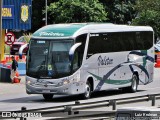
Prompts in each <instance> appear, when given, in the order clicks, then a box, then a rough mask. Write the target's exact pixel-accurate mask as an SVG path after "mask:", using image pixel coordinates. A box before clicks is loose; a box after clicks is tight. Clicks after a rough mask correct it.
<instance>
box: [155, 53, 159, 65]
mask: <svg viewBox="0 0 160 120" xmlns="http://www.w3.org/2000/svg"><path fill="white" fill-rule="evenodd" d="M155 67H156V68H160V56H158V55H157V61H156V64H155Z"/></svg>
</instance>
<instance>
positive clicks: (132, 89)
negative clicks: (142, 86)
mask: <svg viewBox="0 0 160 120" xmlns="http://www.w3.org/2000/svg"><path fill="white" fill-rule="evenodd" d="M137 87H138V76H137V75H136V74H133V76H132V81H131V86H130V87H129V91H130V92H136V91H137Z"/></svg>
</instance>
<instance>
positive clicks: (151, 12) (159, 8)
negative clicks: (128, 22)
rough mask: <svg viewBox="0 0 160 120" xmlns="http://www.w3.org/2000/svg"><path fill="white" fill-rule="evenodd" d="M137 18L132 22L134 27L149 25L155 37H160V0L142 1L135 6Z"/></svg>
mask: <svg viewBox="0 0 160 120" xmlns="http://www.w3.org/2000/svg"><path fill="white" fill-rule="evenodd" d="M135 8H136V10H137V11H138V15H137V17H136V18H135V19H134V20H133V21H132V24H133V25H149V26H151V27H153V29H154V31H155V36H156V37H158V36H160V0H152V1H150V0H141V1H137V4H136V6H135Z"/></svg>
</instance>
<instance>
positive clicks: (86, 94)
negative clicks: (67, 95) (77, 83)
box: [83, 81, 91, 99]
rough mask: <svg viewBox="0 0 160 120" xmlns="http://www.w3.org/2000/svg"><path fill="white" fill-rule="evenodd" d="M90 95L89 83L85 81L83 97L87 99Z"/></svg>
mask: <svg viewBox="0 0 160 120" xmlns="http://www.w3.org/2000/svg"><path fill="white" fill-rule="evenodd" d="M90 96H91V84H90V83H89V82H88V81H87V83H86V86H85V93H84V94H83V98H84V99H89V98H90Z"/></svg>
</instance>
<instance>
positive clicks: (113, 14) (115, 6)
mask: <svg viewBox="0 0 160 120" xmlns="http://www.w3.org/2000/svg"><path fill="white" fill-rule="evenodd" d="M99 1H100V2H101V3H103V4H104V6H105V9H106V11H107V12H108V17H109V20H108V21H109V22H112V23H116V24H128V22H131V21H132V19H133V18H135V13H136V12H135V8H134V5H135V0H99Z"/></svg>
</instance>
